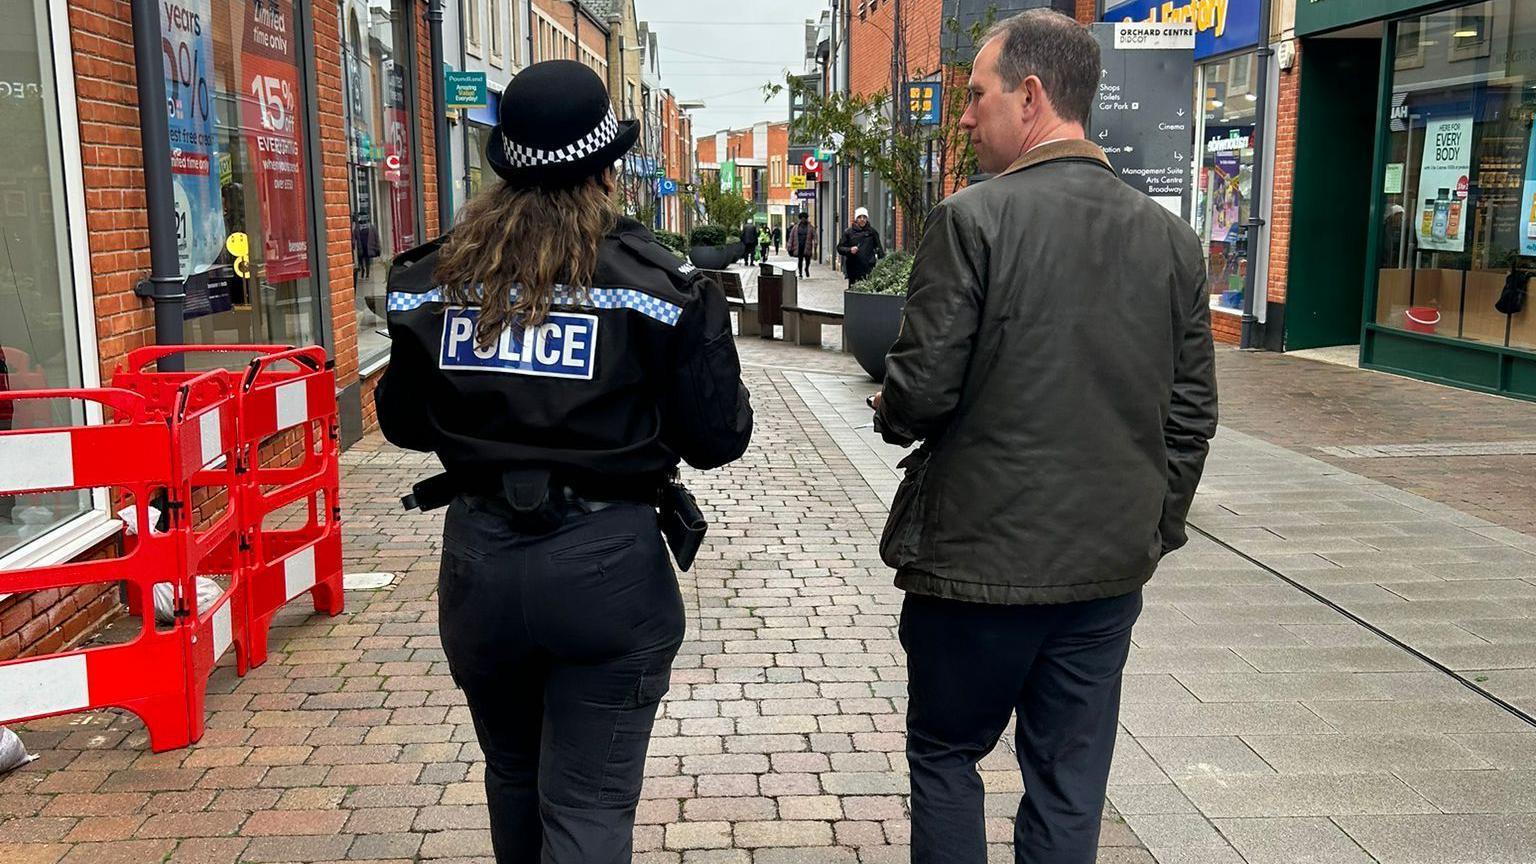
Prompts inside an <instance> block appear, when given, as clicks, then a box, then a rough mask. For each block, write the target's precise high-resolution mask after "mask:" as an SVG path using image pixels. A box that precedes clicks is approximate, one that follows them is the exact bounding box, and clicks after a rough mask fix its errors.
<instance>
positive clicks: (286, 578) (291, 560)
mask: <svg viewBox="0 0 1536 864" xmlns="http://www.w3.org/2000/svg"><path fill="white" fill-rule="evenodd" d="M283 585H284V587H286V588H287V592H288V599H289V600H292V599H293V598H295V597H297V596H299V595H300V594H303V593H304V592H305V591H308V590H309V589H311V588H313V587H315V547H313V546H308V547H306V548H304V549H300V550H299V551H297V552H295V553H293V554H292V555H290V556H288V558H287V560H285V561H284V562H283Z"/></svg>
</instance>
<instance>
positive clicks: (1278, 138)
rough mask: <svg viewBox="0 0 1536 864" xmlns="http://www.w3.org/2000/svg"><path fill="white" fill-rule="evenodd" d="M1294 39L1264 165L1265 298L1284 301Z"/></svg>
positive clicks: (1296, 80)
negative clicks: (1267, 204)
mask: <svg viewBox="0 0 1536 864" xmlns="http://www.w3.org/2000/svg"><path fill="white" fill-rule="evenodd" d="M1295 43H1296V63H1295V64H1294V65H1293V66H1291V68H1290V70H1289V71H1287V70H1284V69H1282V70H1280V89H1279V92H1278V93H1276V94H1275V99H1276V102H1275V108H1276V111H1277V118H1276V121H1275V161H1274V163H1273V164H1272V165H1270V166H1268V167H1269V171H1270V191H1269V194H1270V195H1271V196H1273V197H1272V198H1270V201H1271V202H1272V204H1271V208H1270V214H1269V279H1268V281H1269V299H1270V302H1272V303H1284V302H1285V295H1286V287H1287V286H1288V285H1290V262H1291V189H1292V188H1293V184H1294V181H1295V172H1296V167H1295V164H1294V163H1295V159H1296V129H1297V125H1298V123H1299V117H1298V114H1297V106H1298V104H1299V103H1300V98H1301V44H1302V43H1301V40H1300V39H1297V40H1295Z"/></svg>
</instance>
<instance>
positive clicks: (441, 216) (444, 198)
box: [427, 0, 453, 235]
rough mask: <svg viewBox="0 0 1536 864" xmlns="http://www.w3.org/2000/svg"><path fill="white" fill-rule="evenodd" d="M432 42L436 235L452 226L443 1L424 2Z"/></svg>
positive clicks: (450, 162)
mask: <svg viewBox="0 0 1536 864" xmlns="http://www.w3.org/2000/svg"><path fill="white" fill-rule="evenodd" d="M427 26H428V28H429V31H430V35H429V37H428V38H430V39H431V43H432V138H433V141H434V144H435V149H436V151H437V159H436V160H435V161H436V162H437V233H438V234H440V235H441V234H445V233H447V231H448V226H450V225H452V224H453V142H452V141H451V140H450V139H449V138H448V108H447V102H448V94H447V93H445V92H444V87H445V86H446V85H445V84H444V83H443V0H427ZM444 154H446V155H447V158H446V159H445V158H443V157H444Z"/></svg>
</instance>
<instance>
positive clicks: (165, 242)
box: [131, 3, 187, 372]
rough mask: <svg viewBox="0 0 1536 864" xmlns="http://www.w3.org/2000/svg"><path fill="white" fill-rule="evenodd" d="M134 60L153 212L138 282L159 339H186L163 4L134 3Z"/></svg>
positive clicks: (178, 359) (173, 360) (166, 366)
mask: <svg viewBox="0 0 1536 864" xmlns="http://www.w3.org/2000/svg"><path fill="white" fill-rule="evenodd" d="M131 5H132V6H133V65H134V72H135V74H136V75H137V77H138V93H139V140H140V143H141V146H142V147H143V150H144V198H145V205H146V208H147V210H148V216H149V278H148V279H146V280H144V281H143V282H141V283H139V285H138V286H136V287H135V288H134V293H135V294H137V295H139V296H140V297H148V298H150V299H151V300H153V301H154V304H155V344H156V345H182V344H185V343H186V341H187V340H186V331H185V328H184V326H183V321H184V312H185V309H186V305H187V291H186V283H184V282H183V281H182V278H181V261H180V260H179V257H178V254H177V237H176V196H175V192H174V191H173V188H172V185H171V131H170V125H169V117H168V115H167V112H166V105H165V54H164V53H163V52H162V50H161V47H160V4H159V3H133V4H131ZM156 365H157V366H158V367H159V369H160V371H161V372H180V371H183V370H184V369H185V368H186V358H184V357H182V356H181V355H172V356H170V357H166V358H164V359H162V360H160V361H159V363H158V364H156Z"/></svg>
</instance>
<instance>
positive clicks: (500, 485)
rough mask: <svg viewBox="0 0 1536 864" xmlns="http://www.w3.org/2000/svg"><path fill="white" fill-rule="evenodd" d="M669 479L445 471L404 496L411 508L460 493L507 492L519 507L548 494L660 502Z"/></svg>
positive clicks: (431, 504)
mask: <svg viewBox="0 0 1536 864" xmlns="http://www.w3.org/2000/svg"><path fill="white" fill-rule="evenodd" d="M665 484H666V478H665V477H664V476H662V475H643V474H642V475H634V476H628V477H580V478H577V477H565V476H562V475H560V474H556V473H552V472H550V471H549V470H548V469H512V470H508V471H504V472H502V473H499V474H498V473H496V472H494V471H486V472H477V473H473V474H472V473H468V472H457V471H445V472H443V473H441V474H434V475H433V476H431V477H428V478H427V479H425V480H422V481H421V482H419V483H417V484H416V485H415V486H412V487H411V494H409V495H406V496H405V497H403V498H401V499H400V503H401V504H402V505H404V507H405V509H407V510H421V511H422V512H426V511H428V510H436V509H437V508H439V507H446V506H448V504H450V503H452V501H453V499H454V498H456V497H458V496H460V495H485V496H490V497H504V498H506V500H507V502H508V503H509V504H511V505H512V506H513V507H519V506H520V505H521V506H535V505H536V503H537V502H538V501H540V500H542V499H543V498H544V497H545V496H547V495H554V496H556V497H564V498H571V499H582V500H585V501H591V502H627V503H636V504H647V505H650V506H652V507H654V506H656V505H657V502H658V500H659V496H660V492H661V489H662V487H663V486H664V485H665Z"/></svg>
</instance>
